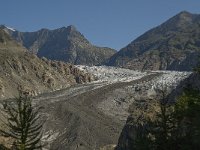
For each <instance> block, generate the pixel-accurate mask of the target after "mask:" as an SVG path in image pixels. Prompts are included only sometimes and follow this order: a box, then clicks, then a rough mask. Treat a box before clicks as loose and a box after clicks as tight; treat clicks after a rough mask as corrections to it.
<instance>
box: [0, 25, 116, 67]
mask: <svg viewBox="0 0 200 150" xmlns="http://www.w3.org/2000/svg"><path fill="white" fill-rule="evenodd" d="M1 28H3V29H4V30H5V31H6V32H7V33H9V34H10V35H11V36H12V37H13V38H14V39H16V40H17V41H18V42H20V43H21V44H22V45H23V46H24V47H26V48H27V49H28V50H29V51H31V52H32V53H34V54H37V55H38V56H39V57H46V58H48V59H51V60H58V61H64V62H68V63H72V64H82V65H97V64H101V63H103V62H105V61H106V60H107V59H108V58H110V57H111V56H112V55H113V54H114V53H115V52H116V51H115V50H113V49H111V48H106V47H97V46H94V45H92V44H91V43H90V42H89V41H88V40H87V39H86V38H85V37H84V36H83V35H82V34H81V33H80V32H79V31H77V30H76V28H75V27H74V26H72V25H71V26H68V27H62V28H59V29H55V30H48V29H41V30H39V31H36V32H19V31H16V30H12V29H10V28H7V27H5V26H1Z"/></svg>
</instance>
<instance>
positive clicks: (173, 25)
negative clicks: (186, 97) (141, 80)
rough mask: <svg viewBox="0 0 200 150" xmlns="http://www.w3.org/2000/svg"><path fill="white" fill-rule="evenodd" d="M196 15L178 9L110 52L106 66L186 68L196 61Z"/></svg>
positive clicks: (199, 32)
mask: <svg viewBox="0 0 200 150" xmlns="http://www.w3.org/2000/svg"><path fill="white" fill-rule="evenodd" d="M199 22H200V15H196V14H191V13H189V12H185V11H184V12H181V13H179V14H177V15H176V16H174V17H172V18H170V19H169V20H167V21H166V22H164V23H163V24H161V25H160V26H157V27H155V28H153V29H151V30H149V31H147V32H146V33H144V34H143V35H141V36H140V37H138V38H137V39H136V40H134V41H132V42H131V43H130V44H128V45H127V46H126V47H124V48H122V49H121V50H120V51H119V52H117V53H116V54H114V55H113V56H112V57H111V58H110V59H109V61H108V63H107V65H111V66H120V67H124V68H130V69H134V70H177V71H190V70H192V69H193V68H194V67H195V66H196V65H197V63H198V60H199V59H198V56H199V54H200V53H199V50H200V40H199V36H200V28H199Z"/></svg>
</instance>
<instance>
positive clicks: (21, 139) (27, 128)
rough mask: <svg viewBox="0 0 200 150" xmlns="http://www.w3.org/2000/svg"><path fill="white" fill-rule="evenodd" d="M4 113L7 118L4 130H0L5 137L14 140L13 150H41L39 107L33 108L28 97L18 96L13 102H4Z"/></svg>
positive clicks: (41, 125)
mask: <svg viewBox="0 0 200 150" xmlns="http://www.w3.org/2000/svg"><path fill="white" fill-rule="evenodd" d="M3 106H4V110H3V111H4V113H5V115H6V117H7V118H8V119H7V121H6V122H5V125H6V127H7V129H6V130H0V132H1V134H2V135H3V136H5V137H11V138H13V139H14V140H15V142H14V144H13V147H14V149H15V150H36V149H41V148H42V145H41V137H42V127H43V122H42V121H41V120H40V119H41V115H40V114H39V112H40V109H41V107H33V106H32V102H31V99H30V98H29V97H28V96H19V98H16V99H15V101H12V102H7V101H6V102H4V103H3Z"/></svg>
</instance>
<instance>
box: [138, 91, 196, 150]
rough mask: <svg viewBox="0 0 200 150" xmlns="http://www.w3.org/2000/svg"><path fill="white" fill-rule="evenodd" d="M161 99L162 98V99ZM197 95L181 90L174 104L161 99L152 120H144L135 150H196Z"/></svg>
mask: <svg viewBox="0 0 200 150" xmlns="http://www.w3.org/2000/svg"><path fill="white" fill-rule="evenodd" d="M163 98H164V97H163ZM199 116H200V93H199V92H198V90H194V89H189V88H188V89H185V90H184V92H183V94H182V95H181V96H180V97H179V98H178V100H177V102H176V104H170V103H169V101H168V100H167V99H165V98H164V99H161V101H160V112H159V113H157V115H156V119H155V120H150V119H147V120H146V125H145V126H144V125H143V126H142V127H141V128H142V129H143V131H142V133H141V134H140V135H138V136H136V137H137V138H136V140H135V141H134V145H135V149H136V150H143V149H144V150H145V149H149V150H169V149H170V150H191V149H192V150H199V149H200V142H199V141H200V118H199Z"/></svg>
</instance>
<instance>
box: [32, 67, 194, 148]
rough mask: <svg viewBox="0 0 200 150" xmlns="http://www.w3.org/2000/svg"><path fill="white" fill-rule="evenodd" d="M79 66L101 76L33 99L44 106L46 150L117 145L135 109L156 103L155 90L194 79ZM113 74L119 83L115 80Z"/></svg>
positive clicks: (185, 74) (186, 75) (136, 113)
mask: <svg viewBox="0 0 200 150" xmlns="http://www.w3.org/2000/svg"><path fill="white" fill-rule="evenodd" d="M78 67H79V68H81V69H82V70H85V71H87V72H88V73H93V74H96V78H99V80H96V81H93V82H91V83H84V84H79V85H74V86H71V87H69V88H66V89H63V90H60V91H55V92H52V93H47V94H42V95H39V96H37V97H35V98H34V101H33V102H34V104H36V105H39V106H43V107H44V109H43V111H42V114H43V116H44V118H45V120H46V122H45V126H44V135H43V139H42V140H43V142H45V143H48V144H47V146H46V149H64V148H67V149H69V150H74V149H77V150H90V149H91V150H93V149H99V148H102V147H105V146H107V145H116V144H117V142H118V138H119V136H120V133H121V131H122V128H123V126H124V124H125V122H126V119H127V117H128V116H129V113H130V112H131V111H133V110H132V109H135V110H137V111H136V112H135V115H138V116H139V115H140V114H141V113H142V112H141V110H140V107H144V106H147V105H150V104H152V101H154V98H155V96H156V92H155V91H154V87H161V86H162V85H165V86H167V87H169V88H170V90H172V89H173V88H175V87H176V86H177V85H178V84H179V83H180V82H181V81H182V80H184V79H185V78H187V77H188V76H189V75H190V72H170V71H167V72H166V71H157V72H139V71H132V70H128V69H117V68H115V67H105V66H98V67H97V66H96V67H88V66H78ZM97 72H98V74H97ZM113 76H114V78H115V79H116V80H112V79H113ZM111 81H114V82H111ZM144 99H145V101H144ZM135 110H134V111H135Z"/></svg>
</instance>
